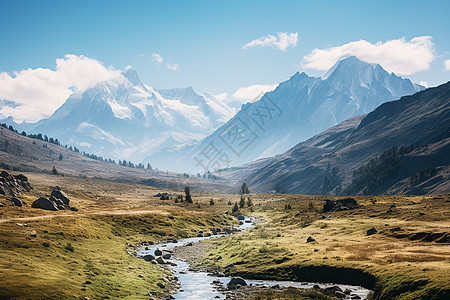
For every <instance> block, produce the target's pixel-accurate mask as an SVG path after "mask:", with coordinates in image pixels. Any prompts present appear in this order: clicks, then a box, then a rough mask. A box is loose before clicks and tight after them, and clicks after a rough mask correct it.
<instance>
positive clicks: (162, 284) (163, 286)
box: [156, 282, 166, 289]
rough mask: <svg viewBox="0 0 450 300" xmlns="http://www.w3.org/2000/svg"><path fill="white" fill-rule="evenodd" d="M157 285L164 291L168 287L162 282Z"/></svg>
mask: <svg viewBox="0 0 450 300" xmlns="http://www.w3.org/2000/svg"><path fill="white" fill-rule="evenodd" d="M156 285H157V286H158V287H160V288H162V289H164V288H165V287H166V286H165V284H164V283H162V282H158V283H157V284H156Z"/></svg>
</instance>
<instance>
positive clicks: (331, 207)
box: [323, 197, 360, 212]
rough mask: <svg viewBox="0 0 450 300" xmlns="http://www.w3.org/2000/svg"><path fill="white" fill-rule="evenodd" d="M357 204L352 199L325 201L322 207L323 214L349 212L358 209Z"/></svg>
mask: <svg viewBox="0 0 450 300" xmlns="http://www.w3.org/2000/svg"><path fill="white" fill-rule="evenodd" d="M359 207H360V206H358V203H357V202H356V200H355V199H354V198H351V197H349V198H345V199H339V200H336V201H334V200H328V199H327V200H325V203H324V205H323V212H327V211H340V210H349V209H355V208H359Z"/></svg>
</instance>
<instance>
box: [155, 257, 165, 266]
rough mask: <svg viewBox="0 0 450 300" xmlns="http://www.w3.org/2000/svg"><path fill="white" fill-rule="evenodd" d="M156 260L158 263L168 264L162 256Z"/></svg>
mask: <svg viewBox="0 0 450 300" xmlns="http://www.w3.org/2000/svg"><path fill="white" fill-rule="evenodd" d="M156 262H157V263H158V264H160V265H166V264H167V261H166V260H165V259H164V258H162V257H161V256H158V258H156Z"/></svg>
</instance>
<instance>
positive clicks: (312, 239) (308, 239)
mask: <svg viewBox="0 0 450 300" xmlns="http://www.w3.org/2000/svg"><path fill="white" fill-rule="evenodd" d="M315 241H316V239H315V238H313V237H312V236H308V238H307V239H306V242H307V243H311V242H315Z"/></svg>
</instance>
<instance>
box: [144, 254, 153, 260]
mask: <svg viewBox="0 0 450 300" xmlns="http://www.w3.org/2000/svg"><path fill="white" fill-rule="evenodd" d="M143 259H144V260H145V261H152V260H154V259H155V257H154V256H153V255H150V254H147V255H144V257H143Z"/></svg>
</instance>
